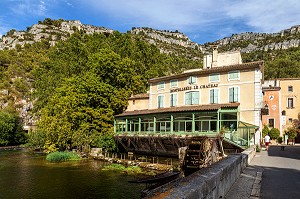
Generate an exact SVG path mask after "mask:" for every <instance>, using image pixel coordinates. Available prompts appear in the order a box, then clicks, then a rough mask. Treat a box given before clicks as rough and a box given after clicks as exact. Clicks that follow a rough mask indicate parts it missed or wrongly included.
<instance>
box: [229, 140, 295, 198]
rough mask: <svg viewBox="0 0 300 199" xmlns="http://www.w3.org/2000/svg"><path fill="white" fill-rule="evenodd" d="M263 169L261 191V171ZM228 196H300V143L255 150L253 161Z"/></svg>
mask: <svg viewBox="0 0 300 199" xmlns="http://www.w3.org/2000/svg"><path fill="white" fill-rule="evenodd" d="M261 173H262V180H261V183H259V185H260V186H259V188H260V189H258V195H256V194H253V193H255V188H257V186H256V185H254V183H255V181H257V176H258V174H261ZM225 198H227V199H244V198H245V199H246V198H253V199H254V198H261V199H300V146H287V147H285V150H284V151H282V150H281V147H280V146H277V145H273V146H270V148H269V150H268V151H261V152H259V153H256V155H255V157H254V158H253V160H252V161H251V163H250V165H249V166H248V167H247V168H246V169H245V170H244V172H243V173H242V174H241V176H240V178H239V179H238V180H237V182H236V183H235V184H234V185H233V187H232V188H231V189H230V191H229V192H228V193H227V195H226V197H225Z"/></svg>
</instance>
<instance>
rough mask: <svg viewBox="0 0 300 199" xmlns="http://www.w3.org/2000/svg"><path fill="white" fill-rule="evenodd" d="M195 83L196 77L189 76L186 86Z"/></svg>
mask: <svg viewBox="0 0 300 199" xmlns="http://www.w3.org/2000/svg"><path fill="white" fill-rule="evenodd" d="M196 83H197V77H195V76H190V77H189V78H188V84H196Z"/></svg>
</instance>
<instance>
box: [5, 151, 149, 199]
mask: <svg viewBox="0 0 300 199" xmlns="http://www.w3.org/2000/svg"><path fill="white" fill-rule="evenodd" d="M105 165H106V163H105V162H101V161H94V160H82V161H74V162H63V163H49V162H47V161H46V160H45V157H44V155H41V154H32V153H29V152H25V151H0V198H1V199H3V198H9V199H10V198H25V199H26V198H30V199H31V198H32V199H35V198H133V199H134V198H139V197H140V191H141V190H142V189H143V188H144V185H142V184H130V183H128V181H129V180H132V179H134V177H133V176H128V175H125V174H120V173H118V172H112V171H101V168H103V166H105Z"/></svg>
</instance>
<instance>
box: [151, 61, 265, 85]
mask: <svg viewBox="0 0 300 199" xmlns="http://www.w3.org/2000/svg"><path fill="white" fill-rule="evenodd" d="M257 67H259V68H260V69H261V70H262V72H263V71H264V62H263V61H256V62H248V63H243V64H235V65H229V66H222V67H215V68H209V69H203V70H198V71H191V72H186V73H181V74H178V75H171V76H164V77H158V78H153V79H150V80H149V83H154V82H159V81H164V80H170V79H175V78H181V77H188V76H191V75H207V74H211V73H217V72H229V71H232V70H245V69H254V68H257Z"/></svg>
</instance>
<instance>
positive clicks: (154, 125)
mask: <svg viewBox="0 0 300 199" xmlns="http://www.w3.org/2000/svg"><path fill="white" fill-rule="evenodd" d="M153 133H156V117H153Z"/></svg>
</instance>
